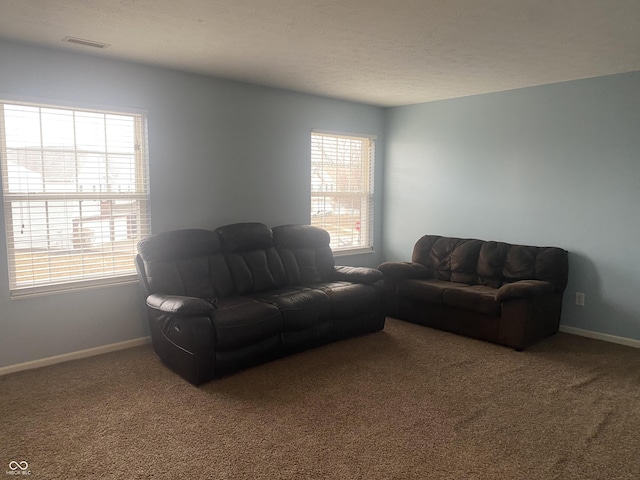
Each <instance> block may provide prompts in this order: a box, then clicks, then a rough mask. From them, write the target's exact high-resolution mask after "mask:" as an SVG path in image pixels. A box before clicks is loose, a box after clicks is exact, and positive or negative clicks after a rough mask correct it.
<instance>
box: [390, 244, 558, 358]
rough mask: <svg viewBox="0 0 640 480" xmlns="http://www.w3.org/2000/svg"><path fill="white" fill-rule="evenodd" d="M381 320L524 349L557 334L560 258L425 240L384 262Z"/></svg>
mask: <svg viewBox="0 0 640 480" xmlns="http://www.w3.org/2000/svg"><path fill="white" fill-rule="evenodd" d="M378 268H379V269H380V271H382V273H383V274H384V279H385V285H386V298H385V304H386V312H387V315H389V316H392V317H395V318H399V319H402V320H407V321H411V322H415V323H420V324H423V325H427V326H429V327H434V328H438V329H441V330H447V331H450V332H454V333H458V334H461V335H467V336H470V337H474V338H479V339H482V340H487V341H490V342H495V343H499V344H502V345H507V346H509V347H513V348H515V349H517V350H521V349H524V348H526V347H528V346H530V345H532V344H533V343H535V342H537V341H539V340H541V339H543V338H544V337H546V336H549V335H552V334H554V333H556V332H557V331H558V326H559V323H560V312H561V309H562V295H563V292H564V289H565V288H566V285H567V275H568V254H567V251H566V250H563V249H561V248H557V247H534V246H525V245H511V244H508V243H502V242H486V241H482V240H476V239H463V238H449V237H441V236H437V235H425V236H423V237H422V238H420V239H419V240H418V241H417V243H416V244H415V246H414V249H413V255H412V261H411V262H402V263H399V262H386V263H383V264H382V265H380V266H379V267H378Z"/></svg>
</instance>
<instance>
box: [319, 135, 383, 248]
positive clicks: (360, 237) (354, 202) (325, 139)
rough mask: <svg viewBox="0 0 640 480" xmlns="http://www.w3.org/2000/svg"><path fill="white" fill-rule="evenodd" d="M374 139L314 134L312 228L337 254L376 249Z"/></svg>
mask: <svg viewBox="0 0 640 480" xmlns="http://www.w3.org/2000/svg"><path fill="white" fill-rule="evenodd" d="M374 152H375V139H374V138H373V137H363V136H351V135H337V134H329V133H320V132H313V133H312V134H311V224H312V225H315V226H317V227H321V228H324V229H325V230H327V231H328V232H329V234H330V235H331V248H332V249H333V250H334V251H336V252H340V251H343V252H349V253H352V252H354V251H370V250H371V249H372V248H373V160H374Z"/></svg>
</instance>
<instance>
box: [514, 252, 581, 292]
mask: <svg viewBox="0 0 640 480" xmlns="http://www.w3.org/2000/svg"><path fill="white" fill-rule="evenodd" d="M568 270H569V267H568V254H567V251H566V250H563V249H561V248H557V247H528V246H524V245H512V246H511V247H510V248H509V252H508V253H507V257H506V260H505V264H504V270H503V273H502V275H503V277H504V282H503V283H512V282H517V281H519V280H542V281H546V282H549V283H551V284H553V285H554V286H555V288H556V291H558V292H560V291H563V290H564V289H565V287H566V286H567V277H568Z"/></svg>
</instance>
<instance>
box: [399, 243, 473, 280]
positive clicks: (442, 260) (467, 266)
mask: <svg viewBox="0 0 640 480" xmlns="http://www.w3.org/2000/svg"><path fill="white" fill-rule="evenodd" d="M482 243H483V242H482V241H481V240H475V239H465V238H454V237H440V236H437V235H425V236H424V237H422V238H421V239H420V240H418V242H417V243H416V245H415V246H414V249H413V256H412V261H413V262H416V263H421V264H423V265H425V266H426V267H427V270H428V271H429V274H430V276H431V277H432V278H435V279H438V280H444V281H448V282H456V283H466V284H469V285H472V284H476V283H477V281H478V271H477V268H478V256H479V254H480V249H481V247H482Z"/></svg>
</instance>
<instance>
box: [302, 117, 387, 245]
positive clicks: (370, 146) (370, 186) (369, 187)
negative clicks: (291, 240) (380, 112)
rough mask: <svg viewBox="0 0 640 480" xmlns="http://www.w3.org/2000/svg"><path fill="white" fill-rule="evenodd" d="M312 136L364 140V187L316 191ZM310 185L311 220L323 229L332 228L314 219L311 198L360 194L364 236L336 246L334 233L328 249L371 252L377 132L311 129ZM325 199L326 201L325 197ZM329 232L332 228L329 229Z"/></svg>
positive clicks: (353, 197) (343, 196)
mask: <svg viewBox="0 0 640 480" xmlns="http://www.w3.org/2000/svg"><path fill="white" fill-rule="evenodd" d="M314 136H318V137H326V138H330V139H333V140H338V141H339V140H354V141H358V142H363V144H364V143H365V142H366V147H365V148H366V153H367V154H366V155H363V161H364V162H365V163H364V165H363V171H362V179H363V183H364V184H365V187H366V188H363V189H362V191H358V192H353V191H352V192H349V191H342V190H329V191H317V190H314V186H313V181H314V179H313V177H314V159H313V157H314V146H313V142H314ZM310 139H311V175H310V180H311V189H310V197H311V198H310V220H311V221H310V224H311V225H315V226H319V227H320V228H324V229H325V230H331V228H330V227H329V228H326V227H327V226H326V225H325V222H314V212H313V202H314V198H320V199H322V198H327V197H334V198H335V197H338V198H344V199H346V198H352V199H357V198H360V199H361V202H362V205H364V208H365V210H366V212H365V213H364V214H362V215H360V217H361V218H362V220H361V222H362V223H364V225H362V223H361V225H360V227H361V232H364V233H363V237H364V240H363V241H362V242H361V243H360V244H358V245H355V246H346V247H339V246H335V244H334V238H333V237H334V236H333V235H332V245H331V249H332V251H333V253H334V255H335V256H346V255H356V254H364V253H372V252H373V251H374V231H375V230H374V223H375V217H374V212H375V203H374V202H375V151H376V145H377V136H376V135H366V134H359V133H346V132H336V131H328V130H318V129H313V130H311V136H310ZM325 203H326V201H325ZM329 233H331V232H329ZM352 235H353V234H352Z"/></svg>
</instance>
